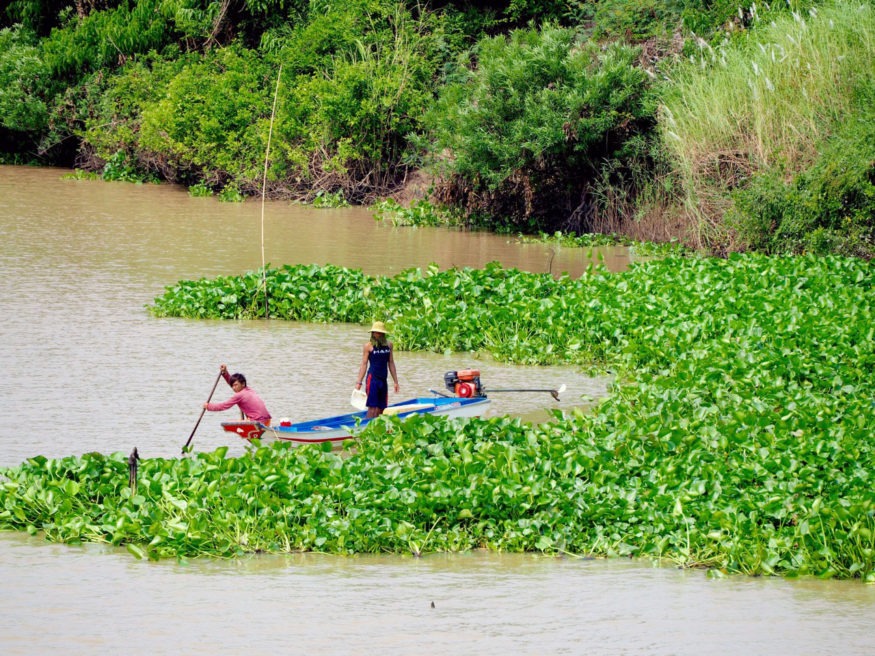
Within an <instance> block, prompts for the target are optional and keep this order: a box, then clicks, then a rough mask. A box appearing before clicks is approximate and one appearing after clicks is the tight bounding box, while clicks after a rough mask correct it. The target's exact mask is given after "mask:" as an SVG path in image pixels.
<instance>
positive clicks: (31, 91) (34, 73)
mask: <svg viewBox="0 0 875 656" xmlns="http://www.w3.org/2000/svg"><path fill="white" fill-rule="evenodd" d="M47 79H48V68H47V67H46V65H45V63H44V62H43V60H42V57H41V56H40V51H39V48H38V47H37V46H35V45H32V44H31V43H30V39H28V38H27V35H26V34H25V33H23V32H22V31H21V30H20V29H3V30H0V126H2V127H4V128H7V129H8V130H12V131H17V132H31V133H38V132H40V131H41V130H44V129H45V128H46V126H47V123H48V108H47V106H46V95H47V88H46V84H47Z"/></svg>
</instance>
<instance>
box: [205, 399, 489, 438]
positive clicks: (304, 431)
mask: <svg viewBox="0 0 875 656" xmlns="http://www.w3.org/2000/svg"><path fill="white" fill-rule="evenodd" d="M488 406H489V399H488V398H486V397H485V396H475V397H471V398H461V397H455V396H433V397H431V396H420V397H416V398H412V399H407V400H406V401H401V402H399V403H393V404H392V405H390V406H389V407H387V408H386V410H385V411H384V413H383V414H384V415H395V416H397V417H400V418H402V419H404V418H406V417H411V416H413V415H436V416H439V417H479V416H480V415H482V414H483V412H484V410H486V408H487V407H488ZM371 421H373V419H368V418H367V411H360V412H351V413H349V414H345V415H337V416H335V417H325V418H324V419H313V420H310V421H301V422H297V423H292V422H290V421H286V420H281V421H280V422H279V423H278V424H277V425H276V426H265V425H264V424H262V423H260V422H257V421H228V422H223V423H222V428H224V429H225V430H226V431H227V432H229V433H234V434H236V435H238V436H239V437H241V438H243V439H244V440H247V441H252V440H255V439H258V440H261V441H262V443H266V442H273V441H280V442H291V443H292V444H295V445H301V444H321V443H324V442H331V443H332V444H334V445H337V446H339V445H340V444H341V443H342V442H343V441H345V440H349V439H353V438H354V437H355V435H356V434H357V433H359V432H361V430H362V429H363V428H364V427H365V426H367V425H368V423H370V422H371Z"/></svg>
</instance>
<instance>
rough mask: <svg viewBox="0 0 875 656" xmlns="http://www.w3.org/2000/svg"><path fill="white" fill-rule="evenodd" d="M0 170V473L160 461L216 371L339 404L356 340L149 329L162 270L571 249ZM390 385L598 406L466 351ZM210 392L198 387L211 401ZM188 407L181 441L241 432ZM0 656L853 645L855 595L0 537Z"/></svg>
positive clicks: (646, 571)
mask: <svg viewBox="0 0 875 656" xmlns="http://www.w3.org/2000/svg"><path fill="white" fill-rule="evenodd" d="M64 173H66V172H65V171H59V170H55V169H34V168H24V167H0V227H2V235H3V250H2V253H0V317H2V323H0V362H2V366H3V372H4V374H5V376H6V379H5V381H4V385H3V386H2V388H0V465H14V464H18V463H20V462H22V461H23V460H25V459H27V458H29V457H32V456H34V455H38V454H41V455H45V456H49V457H60V456H65V455H79V454H82V453H85V452H89V451H100V452H104V453H110V452H122V453H125V454H127V453H129V452H130V451H131V449H132V448H133V447H135V446H136V447H137V449H138V450H139V452H140V454H141V456H142V457H145V458H150V457H177V456H178V455H179V451H180V448H181V445H182V444H183V443H184V442H185V441H186V439H187V438H188V436H189V435H190V434H191V432H192V429H193V428H194V426H195V423H196V421H197V419H198V416H199V415H200V405H201V403H202V402H203V401H204V400H206V396H207V395H208V394H209V392H210V390H211V388H212V385H213V382H214V381H215V376H216V374H217V369H218V365H219V363H222V362H225V363H227V364H228V365H229V368H230V369H231V370H232V371H242V372H244V373H245V374H246V376H247V379H248V380H249V383H250V385H251V386H252V387H254V388H255V389H257V390H258V391H259V393H260V394H261V395H262V397H263V398H264V399H265V401H266V402H267V405H268V407H269V408H270V409H271V412H272V413H273V415H274V416H275V417H277V418H279V417H284V416H287V417H289V418H292V419H309V418H315V417H319V416H326V415H329V414H338V413H343V412H347V411H349V409H350V408H349V404H348V399H349V392H350V390H351V388H352V383H353V382H354V379H355V374H356V371H357V367H358V362H359V357H360V352H361V344H362V343H363V342H364V341H365V339H366V338H367V333H366V330H367V327H365V326H351V325H335V326H325V325H316V324H299V323H285V322H279V321H257V322H214V321H188V320H179V319H155V318H152V317H151V316H149V314H148V312H147V310H146V307H145V306H146V305H147V304H149V303H150V302H151V301H152V300H153V299H154V298H155V297H156V296H158V295H160V294H161V293H162V291H163V290H164V288H165V286H168V285H172V284H174V283H175V282H177V281H178V280H180V279H191V278H200V277H213V276H216V275H235V274H239V273H242V272H244V271H248V270H255V269H258V268H259V267H260V266H261V265H262V262H263V261H264V262H266V263H267V264H269V265H274V266H279V265H282V264H297V263H317V264H325V263H332V264H338V265H343V266H348V267H356V268H361V269H363V270H364V271H365V272H367V273H370V274H374V275H377V274H394V273H397V272H399V271H401V270H403V269H406V268H410V267H425V266H427V265H428V264H429V263H432V262H434V263H436V264H438V265H439V266H440V267H441V268H446V267H450V266H460V267H461V266H482V265H484V264H485V263H487V262H490V261H500V262H501V263H502V264H504V265H505V266H513V267H517V268H520V269H523V270H528V271H537V272H543V271H552V272H560V271H567V272H569V273H570V274H571V275H579V274H580V273H581V272H582V271H583V270H585V268H586V267H587V266H589V265H590V264H591V263H592V262H593V261H596V262H600V263H603V264H605V265H606V266H607V267H608V268H609V269H611V270H613V271H619V270H622V269H623V268H625V267H626V266H627V265H628V261H629V255H628V253H627V252H626V251H624V250H623V249H607V250H604V251H601V252H598V253H589V252H585V251H580V250H575V249H555V248H551V247H549V246H545V245H540V244H519V243H517V242H516V241H515V240H513V239H511V238H507V237H500V236H496V235H488V234H471V233H465V232H461V231H451V230H441V229H432V228H396V227H393V226H391V225H385V224H383V223H380V222H375V221H374V220H373V218H372V216H371V214H370V213H369V212H368V211H367V210H364V209H361V208H347V209H337V210H314V209H312V208H307V207H299V206H294V205H289V204H287V203H267V204H266V205H265V206H264V207H262V205H261V203H260V202H257V201H255V202H247V203H242V204H227V203H220V202H218V201H216V200H215V199H212V198H191V197H189V196H188V194H187V193H186V191H185V190H184V189H179V188H176V187H170V186H153V185H132V184H124V183H105V182H101V181H82V180H78V181H77V180H68V179H63V178H62V176H63V174H64ZM397 360H398V370H399V376H400V379H401V394H400V395H399V396H398V397H395V400H400V399H402V398H406V397H407V396H416V395H420V394H425V393H427V390H428V389H429V388H434V389H441V387H442V385H443V372H444V371H447V370H450V369H462V368H479V369H480V370H481V372H482V377H483V379H484V384H486V385H487V386H492V387H494V388H498V387H546V388H555V387H558V386H559V385H560V384H565V385H566V386H567V388H568V391H567V392H566V393H565V394H564V395H563V398H562V401H561V402H560V403H556V402H555V401H553V399H552V398H551V397H550V396H549V395H547V394H518V395H517V394H507V395H498V394H496V395H494V396H493V397H492V398H493V402H492V404H491V406H492V408H491V410H490V412H491V413H492V414H508V413H512V414H519V415H522V416H523V417H524V418H527V419H539V418H542V417H544V416H546V414H547V411H548V410H549V409H552V408H557V407H558V408H568V407H572V406H575V405H579V404H581V403H585V402H586V401H587V400H588V399H590V398H598V397H600V396H602V395H604V393H605V390H606V386H607V384H608V381H607V380H605V379H597V378H596V379H593V378H589V377H587V376H585V375H583V374H582V373H580V372H578V371H575V370H573V369H569V368H555V367H554V368H536V367H514V366H509V365H504V364H501V363H496V362H493V361H491V360H489V359H488V358H479V357H477V356H475V355H473V354H429V353H404V352H402V353H398V354H397ZM228 394H230V391H229V390H227V389H224V386H221V387H219V388H218V389H217V390H216V395H215V398H216V399H221V398H225V397H226V395H228ZM228 418H229V413H207V415H206V416H205V417H204V418H203V420H202V422H201V423H200V425H199V427H198V430H197V433H196V436H195V438H194V443H193V444H194V448H195V450H211V449H213V448H216V447H217V446H219V445H227V446H229V447H230V449H231V450H230V454H231V455H242V454H243V453H244V448H243V446H242V443H239V442H236V443H235V442H234V441H233V440H232V439H231V438H230V436H228V435H226V434H223V433H222V432H221V428H220V426H219V424H220V422H221V421H223V420H227V419H228ZM0 586H2V588H0V653H2V654H35V653H47V652H50V651H60V652H63V653H68V654H85V653H94V652H98V653H110V652H119V651H122V650H124V651H126V652H127V653H134V654H141V653H142V654H146V653H148V654H163V653H186V654H215V653H251V654H268V653H275V652H278V651H279V652H286V653H300V654H413V653H417V654H419V653H435V654H868V653H873V651H875V648H873V647H872V637H871V636H872V627H873V626H875V586H864V585H862V584H859V583H854V582H831V581H812V580H803V581H785V580H781V579H749V578H744V577H730V578H728V579H723V580H711V579H708V578H707V577H706V576H705V575H704V573H702V572H698V571H681V570H677V569H673V568H671V567H654V566H653V565H651V564H650V563H647V562H634V561H590V560H576V559H554V558H545V557H537V556H531V555H516V554H490V553H481V552H475V553H470V554H462V555H452V556H445V555H436V556H427V557H425V558H421V559H416V558H412V557H402V556H367V557H349V558H348V557H327V556H320V555H313V554H305V555H297V556H289V557H274V556H271V557H265V556H260V557H252V558H244V559H240V560H235V561H212V560H199V561H190V562H186V563H176V562H160V563H148V562H140V561H137V560H135V559H134V558H133V557H132V556H130V555H129V554H128V553H127V552H125V551H122V550H115V549H108V548H106V547H102V546H98V545H85V546H81V547H74V546H67V545H54V544H48V543H46V542H44V541H43V540H42V539H40V538H39V537H30V536H27V535H19V534H14V533H0Z"/></svg>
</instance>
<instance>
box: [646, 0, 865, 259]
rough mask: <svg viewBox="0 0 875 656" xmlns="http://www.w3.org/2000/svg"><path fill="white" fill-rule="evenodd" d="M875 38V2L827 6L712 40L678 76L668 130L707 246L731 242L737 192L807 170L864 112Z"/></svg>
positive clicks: (665, 110)
mask: <svg viewBox="0 0 875 656" xmlns="http://www.w3.org/2000/svg"><path fill="white" fill-rule="evenodd" d="M873 37H875V11H873V8H872V6H871V4H869V3H859V2H842V1H838V2H834V3H826V4H824V5H823V6H821V7H820V8H817V9H811V10H810V11H809V12H807V13H798V14H797V13H793V14H791V15H790V16H788V17H786V18H779V19H776V20H775V21H773V22H771V23H769V24H768V25H766V24H761V25H757V27H756V29H754V30H752V31H751V32H750V33H749V34H748V35H747V37H746V38H743V39H737V40H734V41H732V42H731V44H728V45H727V46H726V47H721V48H718V49H716V50H715V49H711V48H710V46H707V45H706V44H704V42H703V43H702V46H703V50H702V52H701V54H700V56H699V57H698V58H694V60H695V61H693V62H692V63H691V64H690V65H689V66H688V67H685V68H683V69H681V70H678V71H676V73H675V74H674V76H673V79H672V84H671V85H669V86H667V87H665V94H664V96H663V107H662V111H661V119H660V131H661V133H662V135H663V140H664V142H665V144H666V146H667V147H668V148H669V150H670V152H671V153H672V158H673V160H674V161H675V162H676V165H677V167H678V169H679V172H680V174H681V176H682V178H683V184H684V192H685V194H686V206H687V210H688V212H690V213H691V214H692V215H694V216H696V217H698V218H699V237H700V240H701V241H702V243H705V244H712V245H713V244H714V242H720V241H725V240H727V239H730V238H729V237H727V236H726V235H725V234H723V233H724V226H722V218H723V215H724V213H725V212H727V211H728V210H729V209H730V208H731V207H732V199H733V197H732V193H731V192H732V191H733V190H735V189H737V188H744V187H745V186H746V185H747V184H748V183H749V182H750V181H751V180H753V181H754V182H756V176H758V175H768V176H771V177H772V178H774V179H777V180H787V179H790V178H792V177H793V176H794V175H797V174H802V173H804V172H806V171H807V170H808V169H809V168H810V167H811V165H812V163H813V162H816V161H817V159H818V157H819V153H820V152H821V151H823V150H824V149H825V148H828V144H829V143H830V139H831V138H832V137H833V135H835V134H838V133H841V131H842V128H843V126H844V125H845V123H847V122H848V121H849V120H852V119H853V118H854V117H855V116H857V114H858V112H859V106H860V100H859V98H860V93H861V91H862V90H864V89H867V88H871V87H872V84H873V81H875V74H873V67H872V61H873V58H875V38H873ZM833 155H835V156H838V155H840V153H839V152H834V153H833ZM862 161H863V162H865V161H866V160H865V159H863V160H862ZM821 165H822V164H821ZM860 165H862V164H860ZM822 220H823V221H825V222H828V221H829V218H828V217H824V218H823V219H822ZM771 229H774V226H772V227H771Z"/></svg>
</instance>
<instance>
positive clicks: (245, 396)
mask: <svg viewBox="0 0 875 656" xmlns="http://www.w3.org/2000/svg"><path fill="white" fill-rule="evenodd" d="M219 371H220V372H221V373H222V377H223V378H224V379H225V382H226V383H228V384H229V385H230V386H231V389H232V390H234V395H233V396H232V397H231V398H230V399H228V400H227V401H223V402H221V403H204V409H205V410H209V411H210V412H218V411H220V410H227V409H228V408H231V407H233V406H235V405H236V406H239V407H240V412H242V413H243V414H244V415H245V416H246V417H247V418H248V419H251V420H252V421H257V422H260V423H262V424H264V425H265V426H270V413H269V412H268V411H267V406H265V405H264V401H262V400H261V398H260V397H259V396H258V394H256V393H255V390H253V389H252V388H250V387H246V377H245V376H244V375H243V374H233V375H231V374H228V367H226V366H225V365H223V364H222V365H219Z"/></svg>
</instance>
